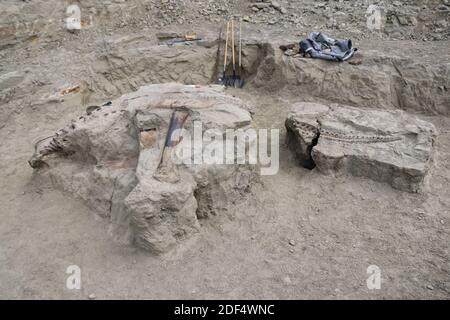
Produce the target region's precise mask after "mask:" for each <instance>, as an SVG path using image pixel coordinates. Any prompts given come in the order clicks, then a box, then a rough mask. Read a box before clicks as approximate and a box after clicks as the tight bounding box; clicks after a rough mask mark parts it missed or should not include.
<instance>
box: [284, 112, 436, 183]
mask: <svg viewBox="0 0 450 320" xmlns="http://www.w3.org/2000/svg"><path fill="white" fill-rule="evenodd" d="M286 128H287V130H288V143H289V145H290V148H291V150H294V151H295V152H296V154H297V156H298V157H299V159H300V164H301V165H303V166H305V167H310V168H312V167H314V166H316V167H317V169H318V170H319V171H321V172H323V173H327V174H330V173H337V172H339V173H346V174H350V175H354V176H361V177H367V178H370V179H372V180H375V181H380V182H386V183H389V184H390V185H391V186H392V187H394V188H397V189H400V190H404V191H409V192H417V191H418V190H419V189H420V187H421V185H422V182H423V180H424V178H425V176H426V174H427V172H428V170H429V167H430V162H431V159H432V153H433V143H434V139H435V136H436V129H435V128H434V126H433V125H432V124H431V123H428V122H426V121H423V120H420V119H418V118H417V117H415V116H412V115H409V114H407V113H405V112H403V111H382V110H372V109H358V108H354V107H348V106H338V105H331V106H323V105H318V104H311V103H300V104H297V105H295V106H294V108H293V109H292V113H291V114H290V115H289V117H288V119H287V121H286Z"/></svg>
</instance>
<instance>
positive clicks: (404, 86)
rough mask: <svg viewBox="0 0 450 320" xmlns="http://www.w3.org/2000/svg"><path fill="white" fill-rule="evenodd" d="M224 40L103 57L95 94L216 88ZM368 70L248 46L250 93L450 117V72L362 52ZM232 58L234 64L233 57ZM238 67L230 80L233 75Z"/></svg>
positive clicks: (270, 46)
mask: <svg viewBox="0 0 450 320" xmlns="http://www.w3.org/2000/svg"><path fill="white" fill-rule="evenodd" d="M224 46H225V45H224V43H223V42H222V43H220V45H219V46H218V42H217V41H204V42H199V43H198V44H192V45H189V46H187V45H175V46H170V47H169V46H165V45H160V46H147V47H139V48H128V49H123V50H120V49H116V50H112V51H110V52H108V53H107V54H104V55H102V56H99V57H97V62H96V63H94V64H93V66H92V69H93V71H94V72H91V74H92V76H91V79H89V80H88V81H89V83H90V84H91V86H92V89H93V91H94V92H97V93H101V94H102V95H103V96H105V97H106V96H108V97H115V96H119V95H121V94H125V93H127V92H130V91H135V90H136V89H137V88H138V87H139V86H141V85H145V84H150V83H152V84H153V83H154V84H156V83H166V82H179V83H183V84H192V85H206V84H211V83H216V82H217V80H218V79H219V78H220V77H222V72H223V49H224ZM361 52H362V53H361V57H362V58H363V60H362V61H363V62H362V64H360V65H350V64H348V63H331V62H327V61H321V60H313V59H309V58H303V57H301V56H295V57H288V56H285V55H284V54H283V52H282V51H281V50H280V49H278V44H277V43H269V42H264V41H254V40H252V41H251V40H246V41H244V42H243V52H242V69H241V70H240V71H239V70H238V74H239V75H240V76H241V77H242V78H243V79H244V80H245V86H244V90H247V91H250V92H254V94H260V93H268V94H277V95H289V96H290V97H292V98H293V99H298V100H299V101H302V100H303V101H305V100H321V101H326V102H334V103H342V104H346V105H351V106H356V107H371V108H380V109H403V110H408V111H411V112H419V113H423V114H443V115H450V108H449V107H448V106H450V95H449V94H448V89H449V87H450V83H449V81H450V80H449V79H450V70H449V67H448V65H447V64H446V63H445V61H443V62H437V63H435V64H433V65H430V64H426V63H424V62H422V61H421V60H420V57H418V58H417V59H411V58H402V57H399V56H388V55H387V54H385V53H384V52H382V51H374V50H371V51H367V52H364V51H363V50H361ZM229 60H230V59H229ZM232 73H233V72H232V64H231V63H229V64H228V66H227V75H232Z"/></svg>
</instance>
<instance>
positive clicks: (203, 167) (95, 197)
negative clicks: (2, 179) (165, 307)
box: [30, 83, 255, 253]
mask: <svg viewBox="0 0 450 320" xmlns="http://www.w3.org/2000/svg"><path fill="white" fill-rule="evenodd" d="M178 107H185V108H188V109H189V110H191V114H190V116H189V117H188V118H187V122H186V125H185V129H186V130H187V131H188V132H189V133H190V134H191V137H193V136H194V133H193V130H194V127H195V124H196V123H200V122H201V124H202V126H201V127H200V132H205V131H206V130H208V129H215V130H221V132H225V130H226V129H238V128H242V129H246V128H248V127H249V126H250V125H251V121H252V119H251V116H250V113H249V112H248V111H246V110H245V105H244V103H243V102H242V101H241V100H240V99H237V98H234V97H231V96H229V95H226V94H225V93H224V88H223V87H221V86H193V85H192V86H185V85H182V84H175V83H169V84H162V85H149V86H144V87H141V88H140V89H139V90H137V91H136V92H133V93H130V94H127V95H124V96H122V97H120V98H119V99H116V100H114V101H112V103H111V104H109V105H105V106H102V107H98V108H90V109H89V115H88V114H87V113H86V114H84V115H82V116H81V117H80V118H79V119H77V120H74V121H72V123H70V124H69V125H68V126H67V127H66V128H64V129H61V130H60V131H58V132H57V133H56V134H55V136H53V137H51V138H49V139H47V140H45V141H43V142H42V143H41V144H39V145H37V148H36V152H35V154H34V155H33V157H32V159H31V160H30V165H32V167H34V168H36V170H37V172H38V173H39V174H40V175H41V176H46V177H50V178H51V180H52V182H53V183H54V184H55V186H57V187H59V188H61V189H63V190H65V191H68V192H69V193H71V194H72V195H74V196H75V197H78V198H81V199H83V200H84V201H86V202H87V203H88V204H89V205H90V206H91V207H93V208H94V209H96V210H97V212H99V213H100V214H102V215H103V216H105V217H109V218H110V219H111V223H112V230H113V234H114V236H115V237H116V239H117V240H121V241H130V240H134V241H135V242H136V243H137V244H138V245H139V246H140V247H142V248H145V249H147V250H150V251H151V252H154V253H162V252H167V251H168V250H170V249H171V248H173V247H174V246H175V245H176V244H177V243H179V242H181V241H182V240H183V239H186V238H188V237H190V236H192V235H194V234H195V233H197V232H198V230H199V228H200V226H199V223H198V219H199V218H206V217H208V216H209V215H211V214H217V213H219V212H220V211H221V210H224V209H226V207H227V205H228V203H229V201H230V199H234V198H235V197H238V196H242V194H243V193H244V192H245V191H246V190H247V189H248V186H249V184H250V181H251V180H252V179H253V178H254V176H255V175H254V172H255V171H254V169H253V167H250V166H249V165H220V164H207V163H203V162H202V163H199V164H195V165H194V164H193V163H191V162H190V161H185V160H191V157H194V158H195V155H196V154H200V155H202V154H203V151H204V148H207V147H211V146H209V145H208V144H203V146H202V145H200V149H199V148H197V147H195V143H196V142H194V155H190V154H189V153H187V154H186V155H185V154H184V150H186V149H185V148H189V150H190V149H191V147H190V146H191V145H190V144H189V143H190V140H189V139H186V140H182V143H180V145H179V146H176V147H175V148H174V152H173V153H172V155H173V156H174V157H175V158H174V159H179V160H180V161H178V162H174V163H177V165H176V166H177V170H178V171H179V174H180V181H179V182H176V183H171V182H165V181H164V180H162V181H159V180H156V179H155V178H154V174H155V170H156V168H157V167H158V164H159V163H160V160H161V154H162V150H163V146H164V143H165V140H166V133H167V130H168V123H169V119H170V117H171V114H172V113H173V110H175V109H176V108H178ZM200 159H201V158H200ZM178 163H179V164H178ZM160 180H161V179H160Z"/></svg>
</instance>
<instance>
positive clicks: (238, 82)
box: [234, 19, 244, 88]
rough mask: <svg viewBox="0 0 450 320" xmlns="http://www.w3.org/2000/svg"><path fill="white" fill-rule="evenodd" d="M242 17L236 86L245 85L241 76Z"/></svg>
mask: <svg viewBox="0 0 450 320" xmlns="http://www.w3.org/2000/svg"><path fill="white" fill-rule="evenodd" d="M241 33H242V19H239V74H238V75H237V76H236V79H235V82H234V87H235V88H242V87H243V86H244V79H242V78H241V74H242V36H241Z"/></svg>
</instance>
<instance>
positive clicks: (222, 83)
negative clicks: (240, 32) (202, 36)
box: [219, 21, 230, 86]
mask: <svg viewBox="0 0 450 320" xmlns="http://www.w3.org/2000/svg"><path fill="white" fill-rule="evenodd" d="M229 33H230V21H227V35H226V38H225V50H224V58H223V73H222V78H221V79H219V84H221V85H223V86H226V85H227V84H228V79H227V74H226V72H227V55H228V35H229Z"/></svg>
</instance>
